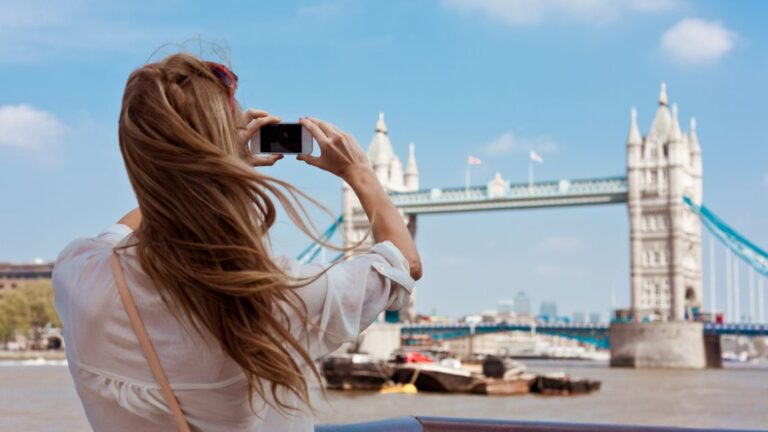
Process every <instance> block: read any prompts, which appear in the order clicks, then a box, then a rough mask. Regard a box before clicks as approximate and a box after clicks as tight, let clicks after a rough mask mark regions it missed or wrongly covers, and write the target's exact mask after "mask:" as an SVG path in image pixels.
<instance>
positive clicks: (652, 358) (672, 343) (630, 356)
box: [609, 321, 714, 369]
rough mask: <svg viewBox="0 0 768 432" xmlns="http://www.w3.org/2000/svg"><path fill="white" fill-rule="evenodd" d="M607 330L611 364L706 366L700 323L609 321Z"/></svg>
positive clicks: (645, 366) (670, 367)
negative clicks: (610, 322)
mask: <svg viewBox="0 0 768 432" xmlns="http://www.w3.org/2000/svg"><path fill="white" fill-rule="evenodd" d="M609 332H610V341H611V366H613V367H633V368H667V369H703V368H705V367H706V366H707V365H708V362H707V355H706V351H705V343H704V326H703V325H702V324H701V323H697V322H688V321H667V322H648V323H638V322H622V323H613V324H611V327H610V330H609ZM713 349H714V348H713Z"/></svg>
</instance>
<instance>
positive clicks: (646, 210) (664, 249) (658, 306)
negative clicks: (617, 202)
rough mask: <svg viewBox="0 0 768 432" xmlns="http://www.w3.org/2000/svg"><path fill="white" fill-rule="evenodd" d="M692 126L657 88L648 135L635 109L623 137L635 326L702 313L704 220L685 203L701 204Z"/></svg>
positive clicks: (697, 152)
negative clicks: (638, 322) (684, 128)
mask: <svg viewBox="0 0 768 432" xmlns="http://www.w3.org/2000/svg"><path fill="white" fill-rule="evenodd" d="M701 176H702V167H701V147H700V146H699V140H698V137H697V135H696V120H695V119H691V127H690V132H689V133H684V132H683V131H682V130H681V129H680V122H679V121H678V115H677V106H676V105H672V107H671V110H670V108H669V106H668V98H667V89H666V86H665V85H664V84H663V83H662V85H661V92H660V94H659V107H658V108H657V110H656V115H655V116H654V118H653V122H652V124H651V129H650V132H648V135H646V136H641V135H640V130H639V129H638V127H637V111H636V110H635V109H634V108H633V109H632V115H631V122H630V128H629V134H628V137H627V181H628V190H629V196H628V208H629V225H630V231H631V235H630V247H631V254H630V255H631V256H632V262H631V285H632V297H631V302H632V311H633V314H634V315H635V319H637V320H646V319H647V320H663V321H666V320H683V319H685V318H686V316H688V317H691V316H692V311H693V310H694V309H696V308H700V307H701V298H702V292H701V221H700V220H699V218H698V217H695V216H694V215H693V213H692V212H690V211H689V210H688V209H687V208H686V207H685V204H684V203H683V200H682V199H681V197H683V196H687V197H689V198H690V199H691V200H692V201H693V202H694V203H696V204H701V199H702V182H701Z"/></svg>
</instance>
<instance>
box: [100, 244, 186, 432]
mask: <svg viewBox="0 0 768 432" xmlns="http://www.w3.org/2000/svg"><path fill="white" fill-rule="evenodd" d="M110 259H111V261H112V273H113V275H114V277H115V283H116V284H117V291H118V292H119V293H120V298H121V299H122V301H123V306H124V307H125V311H126V312H127V313H128V318H129V319H130V320H131V325H132V326H133V331H134V332H135V333H136V337H137V338H139V344H141V349H142V350H143V351H144V357H146V359H147V363H149V368H150V369H152V375H154V376H155V380H156V381H157V383H158V384H160V389H161V390H162V392H163V397H164V398H165V402H166V403H167V404H168V406H169V407H170V408H171V412H172V413H173V418H174V420H176V426H177V427H178V428H179V431H181V432H190V429H189V424H187V419H186V418H185V417H184V413H183V412H182V411H181V407H180V406H179V402H178V401H177V400H176V396H174V394H173V390H171V385H170V384H169V383H168V377H167V376H165V371H164V370H163V366H162V365H160V360H159V359H158V358H157V353H156V352H155V348H154V347H153V346H152V341H151V340H150V339H149V334H147V329H146V328H145V327H144V322H143V321H142V320H141V315H139V310H138V309H136V303H134V302H133V296H132V295H131V292H130V291H129V290H128V285H127V284H126V283H125V276H124V275H123V269H122V267H120V259H119V258H118V257H117V253H116V252H113V253H112V257H111V258H110Z"/></svg>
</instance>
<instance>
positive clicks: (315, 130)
mask: <svg viewBox="0 0 768 432" xmlns="http://www.w3.org/2000/svg"><path fill="white" fill-rule="evenodd" d="M299 123H301V125H302V126H304V127H305V128H307V130H308V131H309V133H310V134H311V135H312V136H313V137H314V138H315V141H317V144H318V145H319V146H320V150H322V146H323V144H325V143H327V142H328V140H329V139H328V136H327V135H326V134H325V132H323V130H322V129H320V127H319V126H318V125H317V123H315V122H314V121H313V120H312V119H310V118H309V117H304V118H302V119H300V120H299Z"/></svg>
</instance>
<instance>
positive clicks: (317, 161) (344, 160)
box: [296, 117, 370, 180]
mask: <svg viewBox="0 0 768 432" xmlns="http://www.w3.org/2000/svg"><path fill="white" fill-rule="evenodd" d="M299 123H301V125H302V126H304V127H305V128H307V130H308V131H309V133H310V134H312V136H313V137H314V138H315V141H317V145H318V146H319V147H320V156H312V155H308V154H300V155H298V156H296V159H298V160H302V161H304V162H306V163H308V164H310V165H312V166H316V167H318V168H320V169H322V170H325V171H328V172H329V173H331V174H335V175H337V176H339V177H341V178H342V179H344V180H348V178H349V177H351V176H354V175H355V174H356V173H357V172H359V171H360V170H370V165H369V164H368V157H367V156H366V155H365V152H364V151H363V149H362V148H360V146H359V145H358V144H357V140H355V137H353V136H352V135H350V134H348V133H345V132H344V131H342V130H341V129H339V128H337V127H336V126H334V125H332V124H330V123H327V122H325V121H323V120H320V119H316V118H309V117H304V118H302V119H301V120H299Z"/></svg>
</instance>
